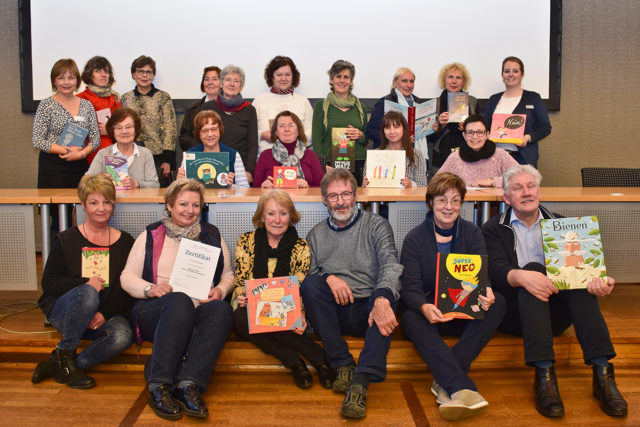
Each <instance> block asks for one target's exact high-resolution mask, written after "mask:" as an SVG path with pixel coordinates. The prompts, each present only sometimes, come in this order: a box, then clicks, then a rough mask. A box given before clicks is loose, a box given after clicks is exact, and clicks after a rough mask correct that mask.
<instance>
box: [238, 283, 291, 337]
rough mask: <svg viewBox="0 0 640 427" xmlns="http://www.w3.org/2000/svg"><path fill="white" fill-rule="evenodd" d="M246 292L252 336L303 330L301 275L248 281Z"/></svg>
mask: <svg viewBox="0 0 640 427" xmlns="http://www.w3.org/2000/svg"><path fill="white" fill-rule="evenodd" d="M245 291H246V296H247V316H248V317H249V333H250V334H258V333H263V332H278V331H289V330H292V329H295V328H301V327H302V303H301V300H300V285H299V283H298V276H282V277H272V278H266V279H251V280H245Z"/></svg>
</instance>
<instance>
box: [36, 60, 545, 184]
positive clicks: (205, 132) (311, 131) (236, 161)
mask: <svg viewBox="0 0 640 427" xmlns="http://www.w3.org/2000/svg"><path fill="white" fill-rule="evenodd" d="M130 71H131V77H132V79H133V80H134V81H135V88H134V89H133V90H131V91H129V92H127V93H125V94H123V95H122V96H120V95H119V94H118V93H116V92H115V91H114V90H113V84H114V83H115V77H114V71H113V67H112V66H111V63H110V62H109V61H108V60H107V59H106V58H104V57H101V56H95V57H93V58H91V59H90V60H89V61H88V62H87V64H86V65H85V67H84V70H83V72H82V74H80V72H79V70H78V67H77V66H76V63H75V62H74V61H73V60H72V59H61V60H59V61H57V62H56V63H55V64H54V66H53V68H52V70H51V76H50V77H51V85H52V89H53V91H54V93H53V95H52V96H51V97H49V98H46V99H44V100H42V101H41V102H40V104H39V106H38V110H37V112H36V116H35V121H34V128H33V145H34V147H36V148H37V149H39V150H40V157H39V168H38V187H39V188H69V187H76V186H77V185H78V183H79V180H80V178H81V177H82V176H83V175H84V174H85V173H88V174H92V175H93V174H96V173H105V170H106V169H105V162H104V159H105V156H113V155H115V156H119V157H122V158H125V159H126V160H127V164H128V168H129V172H128V176H127V178H126V181H125V182H124V183H122V188H124V189H133V188H138V187H157V186H161V187H166V186H167V185H168V184H169V183H170V182H171V181H172V180H173V179H174V178H175V177H176V176H184V164H183V165H182V167H181V168H179V167H177V166H179V165H177V164H176V139H178V141H179V143H180V147H181V149H182V151H183V152H193V151H196V152H197V151H205V152H207V151H223V152H229V154H230V165H229V166H230V171H231V172H232V173H231V174H229V176H228V177H227V180H228V181H229V183H230V184H232V185H233V186H236V187H245V186H250V185H252V186H254V187H258V188H259V187H262V188H271V187H272V186H273V182H272V181H273V177H272V171H273V169H272V168H273V166H279V165H281V166H291V167H296V168H297V169H298V186H299V187H309V186H310V187H317V186H319V185H320V180H321V179H322V175H323V174H324V171H325V169H326V168H325V165H328V166H329V167H331V166H332V164H331V161H330V160H331V139H332V129H333V128H346V129H347V131H346V134H347V137H348V138H349V140H350V141H351V142H352V143H353V145H354V146H355V169H354V170H355V172H354V174H355V176H356V181H357V183H358V184H359V185H363V186H367V185H368V182H369V181H368V178H367V177H366V174H365V171H366V168H365V160H366V149H367V147H373V148H374V149H376V148H377V149H381V150H384V149H390V150H405V151H406V152H407V156H406V158H407V175H406V177H404V179H403V180H402V185H403V186H405V187H410V186H426V183H427V181H428V179H430V178H432V177H433V176H434V175H435V174H436V173H437V172H438V171H439V170H440V169H442V170H443V171H450V172H455V173H458V174H460V175H461V176H462V177H463V179H464V180H465V183H466V185H468V186H499V185H500V177H501V176H502V173H503V172H504V171H505V170H506V169H508V167H510V166H511V165H513V164H516V163H519V164H531V165H533V166H536V165H537V160H538V142H539V141H541V140H542V139H544V138H545V137H546V136H547V135H549V133H550V132H551V124H550V122H549V117H548V114H547V111H546V108H545V106H544V103H543V102H542V99H541V98H540V95H538V94H537V93H535V92H531V91H527V90H524V89H523V88H522V80H523V77H524V64H523V62H522V61H521V60H520V59H518V58H516V57H507V58H505V60H504V61H503V63H502V79H503V81H504V84H505V91H504V92H501V93H498V94H495V95H493V96H492V97H491V98H490V99H489V102H488V104H487V106H486V108H485V110H484V116H481V115H478V113H479V111H478V105H477V100H476V98H474V97H473V96H469V97H468V100H469V102H468V106H469V113H470V116H469V119H472V121H468V120H467V121H465V122H462V123H458V122H450V121H449V112H448V111H449V107H448V99H449V95H450V94H452V93H454V94H455V93H458V92H461V91H467V90H468V89H469V86H470V85H471V76H470V74H469V71H468V70H467V68H466V67H465V66H464V65H463V64H460V63H456V62H454V63H450V64H446V65H445V66H444V67H443V68H442V69H441V71H440V74H439V77H438V82H439V84H440V86H441V87H442V89H443V91H442V93H441V95H440V96H439V97H438V98H437V102H436V111H437V120H436V121H435V123H434V124H433V133H431V134H430V135H428V136H427V137H421V138H418V140H415V138H414V137H413V136H410V134H409V126H408V124H407V123H406V120H404V119H403V118H401V117H399V116H398V115H397V114H391V113H392V112H388V113H387V114H385V111H384V104H385V101H387V100H389V101H393V102H397V103H399V104H401V105H406V106H415V105H416V104H419V103H421V102H423V101H424V99H423V98H419V97H417V96H416V95H414V94H413V89H414V86H415V79H416V76H415V74H414V73H413V71H411V70H410V69H409V68H406V67H401V68H399V69H398V70H397V71H396V73H395V74H394V76H393V79H392V88H391V92H390V93H389V94H388V95H386V96H384V97H383V98H381V99H380V100H379V101H378V102H377V103H376V104H375V106H374V108H373V111H372V112H371V116H370V118H368V114H367V109H366V107H365V106H364V105H363V104H362V103H361V102H360V100H359V98H358V97H357V96H355V95H354V93H353V88H354V78H355V71H356V70H355V66H354V65H353V64H352V63H350V62H349V61H345V60H337V61H336V62H334V63H333V64H332V66H331V68H330V69H329V71H328V74H329V87H330V92H329V93H328V94H327V96H326V97H325V98H324V99H322V100H321V101H320V102H318V103H317V104H316V105H315V106H314V107H313V108H312V106H311V103H310V102H309V100H308V99H307V98H306V97H304V96H303V95H300V94H298V93H297V92H295V89H296V87H297V86H298V85H299V83H300V72H299V70H298V68H297V67H296V65H295V63H294V62H293V60H292V59H291V58H289V57H286V56H276V57H275V58H273V59H272V60H271V61H270V62H269V64H267V66H266V68H265V71H264V79H265V81H266V83H267V85H268V86H269V88H270V91H269V92H267V93H264V94H261V95H259V96H257V97H256V98H255V99H254V100H253V102H251V103H250V102H249V101H247V100H245V99H244V98H243V96H242V89H243V87H244V84H245V72H244V70H243V69H242V68H240V67H238V66H235V65H227V66H226V67H224V68H223V69H220V68H219V67H216V66H209V67H206V68H205V69H204V70H203V74H202V78H201V82H200V90H201V91H202V92H203V93H204V96H203V97H202V98H201V99H199V100H198V101H197V102H195V103H194V104H193V105H191V106H189V107H188V109H187V110H186V112H185V115H184V118H183V120H182V126H181V129H180V132H179V136H178V132H177V129H176V115H175V111H174V108H173V103H172V100H171V97H170V96H169V94H168V93H166V92H163V91H162V90H159V89H157V88H156V87H155V86H154V84H153V81H154V78H155V76H156V63H155V61H154V60H153V58H151V57H148V56H145V55H142V56H140V57H138V58H136V59H135V60H134V61H133V62H132V64H131V70H130ZM81 81H82V82H84V83H85V84H86V88H85V90H84V91H82V92H80V93H78V94H77V95H74V94H75V92H76V91H77V90H78V89H79V88H80V84H81ZM119 109H122V110H124V111H123V112H120V113H119V114H115V112H116V111H117V110H119ZM204 111H208V112H210V113H209V114H208V115H207V116H206V117H207V118H206V119H205V118H204V117H205V116H199V117H200V122H202V123H201V126H199V125H198V124H197V120H196V118H197V117H198V114H199V113H201V112H204ZM211 113H215V114H211ZM494 113H518V114H525V115H526V125H525V136H524V140H523V143H522V145H518V146H516V145H513V144H498V145H499V146H500V148H496V144H494V143H493V142H492V141H490V140H488V131H489V130H490V128H491V119H492V116H493V114H494ZM209 122H210V123H211V124H210V125H209ZM67 123H74V124H76V125H78V126H80V127H82V128H85V129H86V130H87V131H88V132H89V133H88V136H87V139H86V141H85V143H84V144H83V145H82V146H76V145H70V146H68V145H64V144H61V143H60V142H59V139H60V135H61V134H62V133H63V130H64V128H65V126H66V125H67ZM469 123H475V125H473V126H472V128H470V129H467V125H468V124H469ZM479 127H482V128H483V129H481V128H479ZM391 128H394V129H395V130H391ZM370 141H371V142H372V143H370ZM236 153H237V154H238V156H236ZM94 160H95V162H94ZM94 163H95V164H94ZM181 169H182V171H181ZM463 170H464V173H462V172H461V171H463ZM234 176H235V179H234Z"/></svg>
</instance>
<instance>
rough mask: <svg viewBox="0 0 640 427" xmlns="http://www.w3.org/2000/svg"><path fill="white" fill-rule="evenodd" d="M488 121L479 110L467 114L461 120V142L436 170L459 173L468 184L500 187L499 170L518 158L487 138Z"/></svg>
mask: <svg viewBox="0 0 640 427" xmlns="http://www.w3.org/2000/svg"><path fill="white" fill-rule="evenodd" d="M488 136H489V132H488V131H487V124H486V122H485V120H484V117H482V116H481V115H479V114H472V115H471V116H469V117H467V119H466V120H465V121H464V124H463V131H462V137H463V138H464V144H462V145H461V146H460V150H458V151H454V152H453V153H451V155H450V156H449V157H448V158H447V160H446V161H445V162H444V164H443V165H442V167H441V168H440V170H439V171H438V173H441V172H450V173H452V174H455V175H458V176H459V177H460V178H462V180H463V181H464V183H465V185H467V186H469V187H502V174H503V173H505V172H506V171H507V169H509V168H511V167H513V166H518V162H516V160H515V159H514V158H513V157H512V156H511V155H510V154H509V153H507V152H506V151H504V150H503V149H502V148H496V144H495V143H494V142H493V141H491V140H490V139H488Z"/></svg>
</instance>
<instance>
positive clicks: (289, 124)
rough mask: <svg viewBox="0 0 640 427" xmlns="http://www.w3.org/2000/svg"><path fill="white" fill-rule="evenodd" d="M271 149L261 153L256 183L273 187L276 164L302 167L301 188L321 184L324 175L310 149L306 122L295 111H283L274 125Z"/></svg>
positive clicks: (300, 172) (260, 185)
mask: <svg viewBox="0 0 640 427" xmlns="http://www.w3.org/2000/svg"><path fill="white" fill-rule="evenodd" d="M270 134H271V142H272V145H271V148H270V149H267V150H265V151H263V152H262V154H260V158H259V159H258V163H257V164H256V173H255V174H254V180H253V186H254V187H256V188H259V187H262V188H273V168H274V166H292V167H295V168H297V169H298V187H299V188H308V187H320V181H322V177H323V176H324V171H323V170H322V165H321V164H320V160H318V157H317V156H316V154H315V153H314V152H313V151H311V150H309V149H307V136H306V135H305V133H304V127H303V126H302V122H301V121H300V119H299V118H298V116H296V115H295V113H292V112H291V111H281V112H280V113H278V114H277V115H276V118H275V120H274V121H273V124H272V125H271V133H270Z"/></svg>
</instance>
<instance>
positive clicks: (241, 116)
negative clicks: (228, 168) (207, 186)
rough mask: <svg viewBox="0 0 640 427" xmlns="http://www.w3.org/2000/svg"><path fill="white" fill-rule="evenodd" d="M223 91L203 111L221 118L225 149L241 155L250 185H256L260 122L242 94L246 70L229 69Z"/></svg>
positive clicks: (227, 68)
mask: <svg viewBox="0 0 640 427" xmlns="http://www.w3.org/2000/svg"><path fill="white" fill-rule="evenodd" d="M220 80H221V81H222V83H221V88H222V89H221V90H220V94H219V95H218V97H217V98H216V100H215V101H208V102H205V103H204V104H203V105H202V109H203V110H213V111H215V112H216V113H218V114H219V115H220V117H221V118H222V124H223V125H224V141H223V142H224V145H226V146H228V147H231V148H234V149H235V150H237V151H238V153H240V157H242V162H243V163H244V164H245V167H246V171H247V178H248V179H249V183H251V182H253V169H254V168H255V166H256V160H257V158H258V118H257V116H256V109H255V108H254V107H253V105H251V104H250V103H249V102H248V101H245V100H244V98H243V97H242V94H241V93H240V92H241V91H242V88H243V87H244V70H243V69H242V68H240V67H236V66H235V65H227V66H226V67H224V68H223V69H222V73H220Z"/></svg>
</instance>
